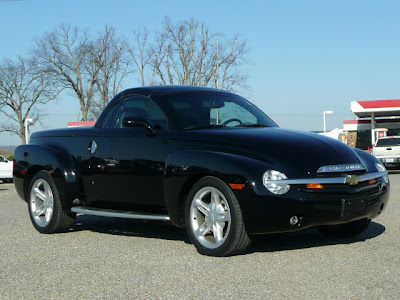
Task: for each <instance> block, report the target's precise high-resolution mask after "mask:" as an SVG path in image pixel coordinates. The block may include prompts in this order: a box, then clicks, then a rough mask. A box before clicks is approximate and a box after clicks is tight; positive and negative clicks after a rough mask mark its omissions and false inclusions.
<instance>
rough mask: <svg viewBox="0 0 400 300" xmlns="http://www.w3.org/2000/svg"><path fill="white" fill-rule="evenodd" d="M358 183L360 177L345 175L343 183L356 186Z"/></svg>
mask: <svg viewBox="0 0 400 300" xmlns="http://www.w3.org/2000/svg"><path fill="white" fill-rule="evenodd" d="M359 182H360V177H357V176H356V175H347V176H346V179H345V180H344V183H350V185H356V184H358V183H359Z"/></svg>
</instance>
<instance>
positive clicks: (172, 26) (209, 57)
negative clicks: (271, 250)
mask: <svg viewBox="0 0 400 300" xmlns="http://www.w3.org/2000/svg"><path fill="white" fill-rule="evenodd" d="M145 33H146V32H145ZM144 36H146V39H144V38H143V39H142V42H145V41H147V35H144ZM159 36H162V37H163V38H162V43H158V45H161V47H158V48H155V49H158V50H160V55H159V56H155V55H154V54H153V55H152V56H151V57H157V61H156V62H157V63H153V64H152V65H153V66H154V67H155V70H156V72H155V73H156V74H157V76H158V78H157V79H158V81H159V82H160V83H162V84H185V85H198V86H210V87H219V88H222V89H226V90H235V89H237V88H246V87H247V85H246V82H247V74H246V73H245V72H244V71H243V70H242V66H244V65H245V64H247V61H246V54H247V52H248V48H247V42H246V41H245V40H243V39H241V38H240V36H239V35H234V36H233V37H232V38H230V39H227V38H225V37H224V35H222V34H219V33H211V32H210V30H209V29H208V27H207V26H206V25H205V23H199V22H198V21H196V20H194V19H193V18H192V19H189V20H184V21H183V22H176V23H174V22H172V21H171V20H170V19H169V18H167V17H166V18H165V19H164V21H163V31H162V33H161V34H160V35H159ZM139 37H140V36H139ZM217 41H218V45H219V47H218V51H217ZM145 45H146V43H142V47H141V48H140V47H138V49H139V51H138V53H137V54H136V56H137V57H142V56H141V54H142V53H144V51H140V50H141V49H142V48H144V46H145ZM149 53H151V52H149ZM153 53H154V52H153ZM217 71H219V72H217Z"/></svg>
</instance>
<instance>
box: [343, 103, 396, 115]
mask: <svg viewBox="0 0 400 300" xmlns="http://www.w3.org/2000/svg"><path fill="white" fill-rule="evenodd" d="M350 107H351V111H352V112H353V113H354V114H355V115H356V116H357V117H359V118H370V117H371V114H372V113H374V114H375V117H390V116H400V99H392V100H370V101H352V102H351V104H350Z"/></svg>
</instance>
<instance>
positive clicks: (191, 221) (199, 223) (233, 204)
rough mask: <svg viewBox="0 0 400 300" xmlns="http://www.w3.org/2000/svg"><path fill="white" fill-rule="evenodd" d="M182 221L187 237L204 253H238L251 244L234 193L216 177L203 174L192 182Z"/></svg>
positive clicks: (220, 254) (211, 254) (219, 254)
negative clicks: (196, 180)
mask: <svg viewBox="0 0 400 300" xmlns="http://www.w3.org/2000/svg"><path fill="white" fill-rule="evenodd" d="M185 223H186V230H187V232H188V235H189V238H190V240H191V241H192V243H193V244H194V246H195V247H196V249H197V251H198V252H199V253H201V254H204V255H209V256H229V255H234V254H239V253H241V252H243V251H244V250H245V249H246V248H247V247H248V246H249V245H250V243H251V242H250V238H249V236H248V234H247V232H246V229H245V226H244V222H243V218H242V211H241V210H240V206H239V203H238V201H237V199H236V197H235V195H234V193H233V192H232V190H231V189H230V188H229V187H228V186H227V185H226V184H225V183H224V182H223V181H221V180H219V179H218V178H215V177H204V178H202V179H200V180H199V181H198V182H196V183H195V184H194V185H193V187H192V189H191V190H190V192H189V194H188V198H187V200H186V205H185Z"/></svg>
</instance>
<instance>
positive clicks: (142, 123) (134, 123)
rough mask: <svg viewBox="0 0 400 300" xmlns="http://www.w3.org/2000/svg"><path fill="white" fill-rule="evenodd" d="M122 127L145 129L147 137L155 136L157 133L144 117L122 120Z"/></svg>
mask: <svg viewBox="0 0 400 300" xmlns="http://www.w3.org/2000/svg"><path fill="white" fill-rule="evenodd" d="M122 126H124V127H142V128H144V129H145V131H146V133H147V135H155V133H156V132H155V131H154V129H153V128H151V126H150V124H149V122H147V121H146V120H145V119H144V118H142V117H127V118H123V119H122Z"/></svg>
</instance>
